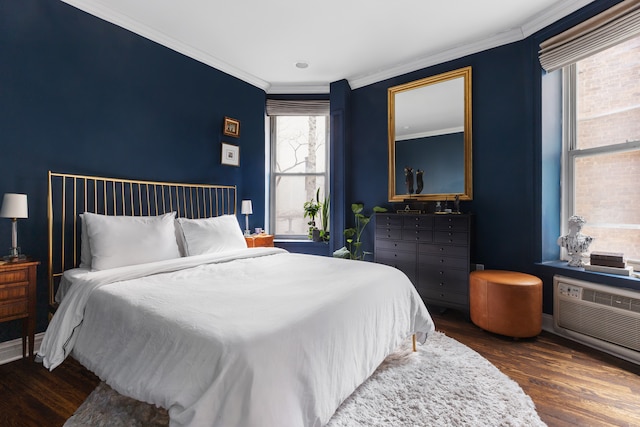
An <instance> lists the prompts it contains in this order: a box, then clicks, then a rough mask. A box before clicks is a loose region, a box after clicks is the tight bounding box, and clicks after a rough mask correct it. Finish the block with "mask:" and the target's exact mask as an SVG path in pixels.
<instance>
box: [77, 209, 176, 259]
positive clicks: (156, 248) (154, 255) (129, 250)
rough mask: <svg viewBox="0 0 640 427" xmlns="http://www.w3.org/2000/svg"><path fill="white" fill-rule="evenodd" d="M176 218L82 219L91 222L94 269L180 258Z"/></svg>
mask: <svg viewBox="0 0 640 427" xmlns="http://www.w3.org/2000/svg"><path fill="white" fill-rule="evenodd" d="M175 215H176V213H175V212H171V213H168V214H164V215H160V216H109V215H97V214H93V213H88V212H85V213H84V214H83V218H82V219H83V220H84V221H85V222H86V223H87V224H86V225H87V235H88V237H89V247H90V248H91V269H92V270H94V271H95V270H106V269H108V268H116V267H123V266H126V265H134V264H143V263H147V262H154V261H163V260H167V259H173V258H179V257H180V252H179V250H178V244H177V243H176V234H175V226H174V218H175Z"/></svg>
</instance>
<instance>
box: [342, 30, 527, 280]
mask: <svg viewBox="0 0 640 427" xmlns="http://www.w3.org/2000/svg"><path fill="white" fill-rule="evenodd" d="M526 47H527V44H526V42H519V43H513V44H510V45H507V46H502V47H499V48H496V49H492V50H489V51H485V52H482V53H479V54H476V55H472V56H469V57H466V58H463V59H460V60H456V61H451V62H449V63H446V64H440V65H437V66H434V67H430V68H427V69H423V70H420V71H417V72H414V73H410V74H407V75H403V76H400V77H397V78H393V79H389V80H386V81H383V82H379V83H376V84H372V85H369V86H366V87H363V88H360V89H356V90H354V91H353V96H352V98H353V106H354V111H353V123H352V133H353V138H352V143H353V146H352V151H353V152H354V153H357V154H355V155H354V156H353V161H352V162H351V164H350V165H349V167H348V168H347V170H348V171H349V173H350V174H351V178H350V179H348V180H347V183H348V184H351V185H350V188H349V190H348V191H347V192H348V193H349V194H350V196H351V200H359V201H362V202H364V203H365V205H366V206H369V207H371V206H374V205H378V204H385V203H386V200H387V173H388V161H387V89H388V88H389V87H391V86H395V85H399V84H402V83H406V82H409V81H412V80H416V79H420V78H424V77H428V76H432V75H435V74H439V73H442V72H446V71H451V70H454V69H457V68H462V67H466V66H469V65H470V66H472V102H473V105H472V110H473V116H472V127H473V191H474V195H473V201H471V202H462V208H463V210H464V211H470V212H474V213H476V233H475V236H476V239H475V242H476V250H475V253H476V259H475V260H474V262H478V263H482V264H485V265H486V267H487V268H510V269H515V270H519V271H527V270H529V269H530V268H531V266H532V264H533V262H534V261H535V256H534V254H533V251H532V248H533V241H534V239H535V236H534V235H533V234H532V233H531V230H532V226H531V224H532V223H533V221H534V218H533V212H534V209H533V207H534V199H533V196H532V188H533V155H532V153H533V151H534V139H533V135H532V133H531V130H530V129H531V127H532V124H531V123H530V122H531V117H532V115H533V114H532V108H533V106H532V105H531V102H529V100H530V99H531V84H530V80H529V79H528V72H527V71H528V68H529V66H530V61H531V59H530V55H529V53H528V50H527V48H526ZM507 177H508V178H507ZM367 231H368V233H369V236H367V237H366V243H367V244H368V245H371V243H372V242H373V235H372V232H373V230H372V228H371V229H369V230H367ZM516 235H517V236H518V239H517V241H516V242H513V241H512V240H511V239H513V237H514V236H516ZM370 247H371V246H370Z"/></svg>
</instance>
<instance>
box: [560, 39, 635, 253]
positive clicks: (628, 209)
mask: <svg viewBox="0 0 640 427" xmlns="http://www.w3.org/2000/svg"><path fill="white" fill-rule="evenodd" d="M563 90H564V94H563V95H564V96H563V100H564V101H563V103H564V108H563V110H564V119H563V129H564V136H563V140H564V142H563V143H564V151H563V152H564V160H563V182H564V185H563V190H562V200H563V211H564V215H563V217H564V220H565V221H564V222H566V219H567V218H568V217H569V216H571V215H580V216H582V217H584V219H585V220H586V221H587V223H586V224H585V226H584V227H583V229H582V233H583V234H586V235H589V236H592V237H593V238H594V241H593V243H592V244H591V246H590V248H589V250H590V251H608V252H622V253H623V254H624V255H625V257H627V258H630V259H640V37H634V38H632V39H630V40H627V41H624V42H621V43H619V44H617V45H615V46H613V47H610V48H608V49H606V50H603V51H601V52H598V53H595V54H593V55H591V56H588V57H586V58H584V59H581V60H578V61H577V62H575V63H573V64H570V65H567V66H565V67H564V68H563ZM565 226H566V224H565Z"/></svg>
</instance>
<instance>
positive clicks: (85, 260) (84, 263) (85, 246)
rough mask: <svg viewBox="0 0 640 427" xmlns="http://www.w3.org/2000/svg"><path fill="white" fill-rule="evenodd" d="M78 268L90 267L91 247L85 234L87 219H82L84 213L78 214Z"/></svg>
mask: <svg viewBox="0 0 640 427" xmlns="http://www.w3.org/2000/svg"><path fill="white" fill-rule="evenodd" d="M79 216H80V265H79V267H80V268H91V247H90V246H89V235H88V234H87V221H85V220H84V219H83V216H84V214H80V215H79Z"/></svg>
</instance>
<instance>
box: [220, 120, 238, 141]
mask: <svg viewBox="0 0 640 427" xmlns="http://www.w3.org/2000/svg"><path fill="white" fill-rule="evenodd" d="M222 133H224V134H225V135H227V136H232V137H234V138H237V137H239V136H240V121H239V120H236V119H232V118H231V117H225V118H224V129H223V131H222Z"/></svg>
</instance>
